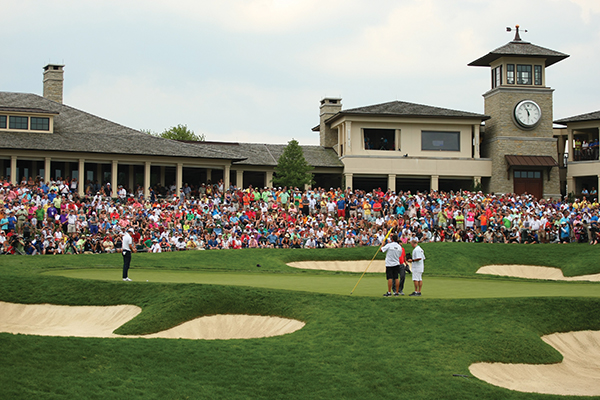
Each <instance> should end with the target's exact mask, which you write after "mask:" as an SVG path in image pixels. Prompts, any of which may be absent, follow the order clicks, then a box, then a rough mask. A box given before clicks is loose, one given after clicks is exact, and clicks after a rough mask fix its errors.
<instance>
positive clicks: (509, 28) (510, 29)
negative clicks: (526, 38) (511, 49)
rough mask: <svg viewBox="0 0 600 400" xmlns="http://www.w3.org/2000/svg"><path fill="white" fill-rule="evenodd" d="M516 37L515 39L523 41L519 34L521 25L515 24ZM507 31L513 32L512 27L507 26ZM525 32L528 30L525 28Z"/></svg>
mask: <svg viewBox="0 0 600 400" xmlns="http://www.w3.org/2000/svg"><path fill="white" fill-rule="evenodd" d="M515 31H516V32H515V39H514V41H519V42H520V41H521V36H519V25H515ZM506 32H512V28H511V27H509V26H507V27H506ZM523 32H527V30H525V29H523Z"/></svg>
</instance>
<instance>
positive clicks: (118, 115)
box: [65, 70, 318, 143]
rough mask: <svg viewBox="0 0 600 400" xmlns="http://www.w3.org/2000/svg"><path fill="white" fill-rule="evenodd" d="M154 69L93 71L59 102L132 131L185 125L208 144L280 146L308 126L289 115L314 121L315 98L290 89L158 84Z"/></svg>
mask: <svg viewBox="0 0 600 400" xmlns="http://www.w3.org/2000/svg"><path fill="white" fill-rule="evenodd" d="M158 77H159V74H157V72H156V71H152V70H146V71H142V72H140V73H138V74H137V75H135V76H128V75H115V74H111V73H110V72H106V71H98V72H95V73H93V74H92V75H91V76H90V77H89V79H87V80H86V81H85V82H83V83H81V84H79V85H77V86H75V87H73V88H72V89H70V90H68V91H67V92H66V93H65V103H66V104H69V105H73V106H74V107H76V108H79V109H82V110H85V111H89V112H91V113H93V114H95V115H98V116H101V117H103V118H106V119H109V120H112V121H115V122H117V123H120V124H123V125H126V126H129V127H131V128H134V129H150V130H152V131H156V132H162V131H163V130H164V129H167V128H169V127H171V126H174V125H177V124H184V125H187V126H188V128H189V129H191V130H193V131H194V132H196V133H198V134H205V135H206V140H211V141H227V140H232V141H243V142H255V143H286V142H287V141H288V140H289V137H292V136H294V135H295V136H297V137H299V136H303V135H304V134H305V135H306V136H305V138H304V140H301V139H299V140H301V141H302V142H303V143H306V142H308V143H315V142H316V141H317V140H318V138H316V139H315V138H312V136H313V135H314V133H312V132H310V127H311V126H309V124H305V123H302V122H301V121H302V120H303V119H302V117H300V118H298V117H297V116H296V115H295V114H294V112H300V113H301V114H302V113H303V112H304V114H305V115H307V114H310V115H311V116H312V115H314V120H316V119H317V118H318V117H317V107H316V106H315V107H314V110H312V109H311V108H310V106H311V105H314V104H316V103H317V100H318V98H317V96H316V95H315V94H314V93H312V92H310V91H305V90H298V89H296V88H292V89H290V88H268V87H263V86H258V85H256V84H253V83H248V82H238V81H235V80H220V79H206V80H201V81H195V80H191V81H186V82H183V83H180V84H177V85H164V84H161V82H160V81H159V79H158Z"/></svg>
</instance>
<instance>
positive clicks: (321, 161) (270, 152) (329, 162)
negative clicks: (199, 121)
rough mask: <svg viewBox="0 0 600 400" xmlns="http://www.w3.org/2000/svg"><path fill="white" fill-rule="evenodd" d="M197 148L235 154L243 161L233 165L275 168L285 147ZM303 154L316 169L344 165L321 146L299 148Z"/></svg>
mask: <svg viewBox="0 0 600 400" xmlns="http://www.w3.org/2000/svg"><path fill="white" fill-rule="evenodd" d="M197 145H199V146H206V147H207V148H210V149H215V150H220V149H223V148H225V149H227V151H229V152H231V153H234V154H236V155H237V156H238V157H239V158H244V160H241V161H238V162H235V163H234V164H235V165H264V166H276V165H277V160H279V157H280V156H281V154H283V150H284V149H285V147H286V146H287V145H285V144H264V143H222V142H206V143H202V144H201V143H197ZM300 147H301V148H302V151H303V153H304V158H305V159H306V161H307V162H308V164H310V165H312V166H313V167H316V168H323V167H325V168H343V167H344V164H343V163H342V162H341V161H340V159H339V157H338V155H337V154H336V152H335V151H333V149H330V148H325V147H322V146H300Z"/></svg>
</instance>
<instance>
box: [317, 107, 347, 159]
mask: <svg viewBox="0 0 600 400" xmlns="http://www.w3.org/2000/svg"><path fill="white" fill-rule="evenodd" d="M340 111H342V99H340V98H335V97H326V98H324V99H323V100H321V106H320V107H319V120H320V127H319V139H320V144H321V146H324V147H334V146H336V145H337V144H338V133H337V129H336V130H335V131H332V130H331V129H330V128H329V127H328V126H327V124H325V121H326V120H327V119H329V118H331V117H333V116H334V115H335V114H337V113H338V112H340Z"/></svg>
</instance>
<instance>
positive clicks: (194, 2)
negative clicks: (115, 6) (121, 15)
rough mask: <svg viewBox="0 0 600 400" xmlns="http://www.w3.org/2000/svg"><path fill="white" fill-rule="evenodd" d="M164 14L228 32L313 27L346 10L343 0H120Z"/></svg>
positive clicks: (128, 4) (275, 30)
mask: <svg viewBox="0 0 600 400" xmlns="http://www.w3.org/2000/svg"><path fill="white" fill-rule="evenodd" d="M118 3H119V6H120V7H122V6H123V3H126V4H127V6H128V7H131V8H137V7H140V6H143V7H144V8H150V9H153V10H154V11H158V12H160V13H163V14H165V15H169V16H177V17H178V18H184V19H188V20H191V21H195V22H198V23H209V24H215V25H217V26H219V27H221V28H222V29H224V30H226V31H230V32H251V33H263V34H264V33H278V32H279V33H281V32H289V31H293V30H297V29H306V28H307V27H310V26H315V25H316V24H319V23H320V22H322V21H323V20H325V19H327V18H329V16H333V15H335V13H339V12H340V10H345V9H346V7H345V5H346V3H347V2H344V1H342V0H328V1H322V0H219V1H211V0H204V1H198V0H176V1H170V2H165V1H164V0H146V1H143V2H140V1H135V0H133V1H121V0H120V1H119V2H118Z"/></svg>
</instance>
